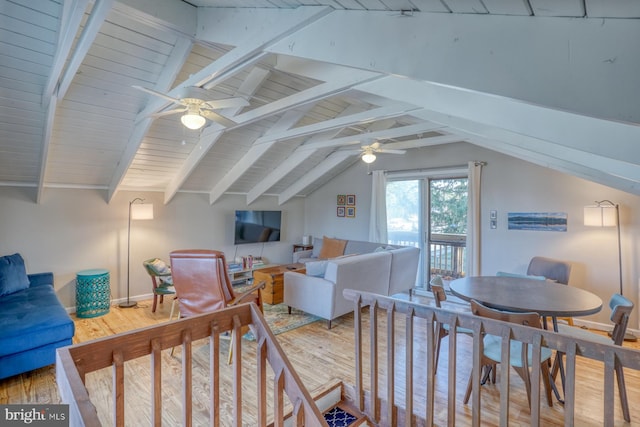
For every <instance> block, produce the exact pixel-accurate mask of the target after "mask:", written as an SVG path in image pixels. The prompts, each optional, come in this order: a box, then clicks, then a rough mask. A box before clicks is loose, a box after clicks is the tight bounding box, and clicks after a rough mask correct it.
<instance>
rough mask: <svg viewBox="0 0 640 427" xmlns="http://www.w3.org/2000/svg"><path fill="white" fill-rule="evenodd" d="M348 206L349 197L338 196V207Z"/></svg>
mask: <svg viewBox="0 0 640 427" xmlns="http://www.w3.org/2000/svg"><path fill="white" fill-rule="evenodd" d="M346 204H347V196H345V195H344V194H338V206H344V205H346Z"/></svg>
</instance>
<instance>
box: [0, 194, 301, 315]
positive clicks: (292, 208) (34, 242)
mask: <svg viewBox="0 0 640 427" xmlns="http://www.w3.org/2000/svg"><path fill="white" fill-rule="evenodd" d="M136 197H142V198H144V199H145V202H147V203H148V202H150V203H153V205H154V219H153V220H151V221H132V223H131V264H130V278H131V279H130V287H131V296H132V297H133V299H137V298H138V297H140V298H145V297H149V296H150V293H151V280H150V278H149V276H148V275H147V273H146V272H145V270H144V268H143V267H142V261H144V260H145V259H149V258H153V257H160V258H163V259H165V261H167V262H168V261H169V253H170V252H171V251H172V250H175V249H196V248H203V249H217V250H222V251H224V252H225V254H226V256H227V258H233V257H234V256H236V255H238V256H241V255H249V254H251V255H262V256H264V257H265V258H266V260H267V261H268V262H273V263H288V262H291V253H292V245H293V243H297V242H300V241H301V240H302V229H303V206H304V200H303V199H301V198H294V199H292V200H291V201H290V202H288V203H286V204H285V205H283V206H278V204H277V199H276V198H275V197H262V198H260V199H259V200H258V201H256V202H255V203H253V204H252V205H251V206H250V207H247V205H246V202H245V197H242V196H233V195H229V196H224V197H223V198H222V199H221V200H220V201H219V202H217V203H216V204H214V205H210V204H209V201H208V194H190V193H179V194H178V195H177V196H176V197H175V198H174V200H172V201H171V203H169V204H168V205H164V204H163V202H162V200H163V196H162V194H161V193H143V192H121V193H118V194H117V195H116V197H115V198H114V199H113V201H112V202H111V203H110V204H107V203H106V201H105V200H106V197H105V192H104V191H102V190H70V189H45V191H44V197H43V200H42V203H40V204H36V203H35V202H34V200H35V189H33V188H11V187H0V236H2V238H1V239H0V255H7V254H12V253H15V252H19V253H21V254H22V256H23V258H24V259H25V262H26V264H27V271H28V272H29V273H37V272H44V271H52V272H53V273H54V279H55V288H56V291H57V293H58V296H59V297H60V299H61V301H62V303H63V304H64V305H65V306H66V307H74V306H75V278H76V273H77V272H78V271H80V270H84V269H89V268H105V269H107V270H109V273H110V284H111V294H112V299H113V300H120V299H122V298H126V284H127V218H128V204H129V201H130V200H133V199H134V198H136ZM236 209H269V210H282V211H283V214H282V215H283V218H282V220H283V231H282V241H281V242H271V243H265V244H247V245H239V246H234V245H233V221H234V211H235V210H236Z"/></svg>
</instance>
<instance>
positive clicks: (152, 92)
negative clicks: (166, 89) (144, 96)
mask: <svg viewBox="0 0 640 427" xmlns="http://www.w3.org/2000/svg"><path fill="white" fill-rule="evenodd" d="M132 87H133V88H135V89H138V90H141V91H143V92H147V93H150V94H151V95H155V96H159V97H160V98H164V99H166V100H167V101H171V102H175V103H176V104H180V103H181V102H180V100H179V99H176V98H172V97H170V96H169V95H165V94H164V93H162V92H158V91H157V90H153V89H147V88H146V87H142V86H138V85H133V86H132Z"/></svg>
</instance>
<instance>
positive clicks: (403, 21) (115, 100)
mask: <svg viewBox="0 0 640 427" xmlns="http://www.w3.org/2000/svg"><path fill="white" fill-rule="evenodd" d="M639 17H640V3H638V2H632V1H625V0H442V1H440V0H317V1H297V0H242V1H238V0H192V1H188V2H184V1H180V0H161V1H160V0H157V1H152V0H121V1H115V0H96V1H94V2H92V1H89V0H36V1H32V0H0V185H6V186H28V187H34V188H36V189H37V193H36V194H37V196H36V201H39V200H40V199H41V197H42V194H43V192H44V191H46V189H47V188H49V187H66V188H96V189H104V190H105V199H106V200H107V201H109V200H111V198H112V197H113V196H114V195H115V194H116V193H117V192H118V191H119V190H123V189H135V190H152V191H161V192H163V193H164V199H165V202H166V203H169V202H170V201H171V199H172V198H173V197H174V196H175V194H176V193H177V192H179V191H189V192H201V193H205V194H208V195H209V199H210V202H211V203H215V202H216V201H217V200H219V199H220V198H221V197H223V195H224V194H225V193H230V192H231V193H240V194H246V196H247V202H248V203H252V202H254V201H255V200H257V199H258V198H259V197H261V196H263V195H265V194H275V195H278V200H279V202H280V203H285V202H286V201H287V200H290V199H291V198H292V197H295V196H298V195H302V196H304V195H308V194H310V193H311V192H313V191H314V190H315V189H317V188H319V187H320V186H321V185H323V184H324V183H326V182H327V181H328V180H329V179H330V178H331V177H332V176H334V175H335V174H336V173H340V172H341V171H343V170H344V169H346V168H348V167H349V166H350V165H352V164H353V163H354V162H357V161H360V154H361V153H360V152H359V150H357V148H358V147H360V145H364V144H367V143H371V142H373V141H377V142H379V143H380V144H382V146H383V147H384V148H396V149H407V150H414V149H419V148H420V147H428V146H430V145H435V144H446V143H453V142H459V141H467V142H469V143H472V144H477V145H481V146H483V147H486V148H489V149H492V150H498V151H501V152H504V153H506V154H509V155H512V156H516V157H519V158H522V159H525V160H528V161H531V162H534V163H537V164H540V165H544V166H546V167H551V168H554V169H557V170H561V171H564V172H566V173H570V174H574V175H577V176H580V177H583V178H587V179H590V180H593V181H596V182H600V183H603V184H605V185H609V186H612V187H616V188H619V189H622V190H624V191H628V192H631V193H635V194H640V186H639V185H638V183H639V181H640V151H639V149H638V146H639V144H638V141H639V140H640V138H639V137H640V131H639V129H640V128H639V126H638V123H640V108H639V103H638V101H637V100H638V99H640V93H639V92H640V83H639V82H638V78H637V76H638V75H640V73H639V71H640V69H639V67H640V52H639V51H638V49H637V48H636V42H635V41H637V40H638V37H639V36H640V21H638V18H639ZM622 36H624V37H622ZM535 64H539V67H535V66H534V65H535ZM134 85H138V86H143V87H145V88H148V89H153V90H156V91H159V92H163V93H167V94H169V95H170V96H172V97H176V96H178V95H177V94H178V92H179V90H180V89H181V88H183V87H187V86H199V87H203V88H206V89H207V90H208V91H209V93H210V96H211V98H212V99H220V98H228V97H235V96H240V97H243V98H245V99H247V100H248V101H249V106H246V107H241V108H227V109H224V110H220V113H222V114H223V115H226V116H227V117H231V118H232V119H233V120H234V121H235V122H236V123H237V124H236V125H234V126H230V127H223V126H221V125H219V124H217V123H215V122H212V121H207V124H206V125H205V127H204V128H202V129H200V130H197V131H193V130H188V129H186V128H185V127H184V126H182V124H181V123H180V114H172V115H165V116H162V117H158V118H155V117H151V116H150V115H151V114H153V113H158V112H161V111H166V110H168V109H171V108H174V107H175V106H174V105H171V104H170V103H169V102H167V101H166V100H164V99H163V98H160V97H157V96H153V95H150V94H148V93H146V92H143V91H140V90H136V89H134V88H133V87H132V86H134ZM603 141H606V144H603Z"/></svg>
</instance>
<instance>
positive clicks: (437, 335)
mask: <svg viewBox="0 0 640 427" xmlns="http://www.w3.org/2000/svg"><path fill="white" fill-rule="evenodd" d="M436 328H437V333H435V334H434V338H435V340H436V342H435V346H434V353H435V354H434V361H433V373H434V374H436V373H437V372H438V360H439V359H440V341H442V338H444V337H445V336H446V335H447V333H446V330H445V329H444V328H443V327H442V324H441V323H438V324H437V326H436Z"/></svg>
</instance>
